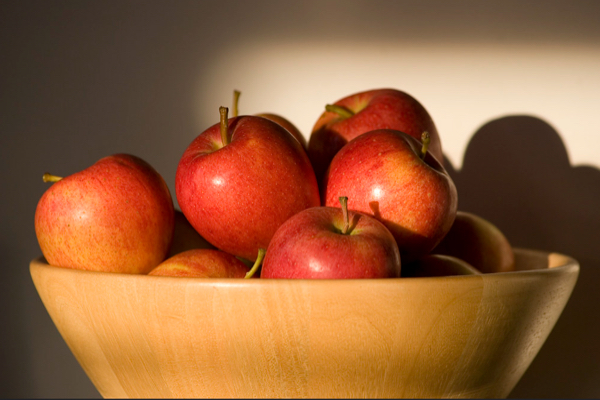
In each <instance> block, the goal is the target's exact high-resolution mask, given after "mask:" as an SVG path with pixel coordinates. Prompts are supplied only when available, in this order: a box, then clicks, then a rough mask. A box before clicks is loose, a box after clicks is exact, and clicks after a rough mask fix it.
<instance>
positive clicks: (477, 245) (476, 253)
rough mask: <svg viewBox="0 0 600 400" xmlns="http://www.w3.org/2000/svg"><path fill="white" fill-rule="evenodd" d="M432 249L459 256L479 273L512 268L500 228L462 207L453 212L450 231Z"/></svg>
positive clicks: (509, 254) (513, 258) (512, 269)
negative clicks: (454, 217) (453, 216)
mask: <svg viewBox="0 0 600 400" xmlns="http://www.w3.org/2000/svg"><path fill="white" fill-rule="evenodd" d="M432 253H435V254H445V255H449V256H454V257H457V258H460V259H461V260H464V261H466V262H468V263H469V264H471V265H473V266H474V267H475V268H477V269H478V270H479V271H481V272H483V273H490V272H508V271H514V269H515V256H514V253H513V250H512V247H511V245H510V243H509V241H508V239H507V238H506V236H504V234H503V233H502V231H500V229H498V228H497V227H496V226H495V225H494V224H492V223H491V222H490V221H488V220H486V219H484V218H482V217H480V216H478V215H475V214H472V213H468V212H464V211H458V212H457V213H456V219H455V220H454V223H453V224H452V227H451V228H450V231H449V232H448V233H447V234H446V236H445V237H444V239H442V241H441V242H440V244H438V245H437V246H436V248H435V249H433V250H432Z"/></svg>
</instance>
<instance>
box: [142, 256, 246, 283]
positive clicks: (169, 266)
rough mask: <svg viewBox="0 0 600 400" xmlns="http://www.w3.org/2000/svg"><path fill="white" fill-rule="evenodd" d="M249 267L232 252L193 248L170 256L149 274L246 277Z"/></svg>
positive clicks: (190, 276)
mask: <svg viewBox="0 0 600 400" xmlns="http://www.w3.org/2000/svg"><path fill="white" fill-rule="evenodd" d="M248 271H249V268H248V267H247V266H246V264H244V263H243V262H241V261H240V260H238V259H237V258H236V257H234V256H232V255H231V254H228V253H225V252H223V251H220V250H216V249H192V250H187V251H184V252H182V253H178V254H176V255H174V256H172V257H169V258H168V259H166V260H165V261H163V262H162V263H160V264H159V265H158V266H156V267H155V268H154V269H153V270H152V271H150V273H149V274H148V275H153V276H177V277H188V278H192V277H193V278H244V277H245V276H246V274H247V273H248Z"/></svg>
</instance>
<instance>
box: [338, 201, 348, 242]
mask: <svg viewBox="0 0 600 400" xmlns="http://www.w3.org/2000/svg"><path fill="white" fill-rule="evenodd" d="M340 204H341V205H342V214H343V215H344V227H343V228H342V234H343V235H347V234H348V230H349V229H350V220H349V218H348V198H347V197H345V196H342V197H340Z"/></svg>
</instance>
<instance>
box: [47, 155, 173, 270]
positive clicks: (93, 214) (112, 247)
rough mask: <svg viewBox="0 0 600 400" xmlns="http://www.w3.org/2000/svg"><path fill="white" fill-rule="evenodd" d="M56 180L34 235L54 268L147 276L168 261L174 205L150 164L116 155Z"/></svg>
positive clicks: (49, 189)
mask: <svg viewBox="0 0 600 400" xmlns="http://www.w3.org/2000/svg"><path fill="white" fill-rule="evenodd" d="M55 180H56V181H57V182H56V183H54V184H52V186H51V187H50V188H48V190H47V191H46V192H45V193H44V194H43V196H42V197H41V199H40V200H39V202H38V205H37V208H36V212H35V232H36V235H37V238H38V242H39V244H40V248H41V250H42V253H43V255H44V257H45V258H46V260H47V261H48V263H49V264H51V265H55V266H60V267H67V268H76V269H84V270H90V271H105V272H122V273H141V274H145V273H148V271H150V270H151V269H152V268H154V267H155V266H157V265H158V264H159V263H160V262H161V261H163V260H164V259H165V257H166V255H167V251H168V250H169V246H170V244H171V240H172V237H173V227H174V221H173V219H174V209H173V201H172V198H171V194H170V193H169V189H168V187H167V185H166V184H165V181H164V180H163V178H162V177H161V176H160V175H159V174H158V172H156V170H154V168H152V167H151V166H150V165H149V164H148V163H147V162H145V161H143V160H142V159H140V158H138V157H135V156H132V155H128V154H115V155H112V156H109V157H105V158H102V159H101V160H99V161H98V162H96V163H95V164H94V165H92V166H90V167H88V168H86V169H84V170H82V171H80V172H77V173H75V174H72V175H70V176H67V177H65V178H64V179H55Z"/></svg>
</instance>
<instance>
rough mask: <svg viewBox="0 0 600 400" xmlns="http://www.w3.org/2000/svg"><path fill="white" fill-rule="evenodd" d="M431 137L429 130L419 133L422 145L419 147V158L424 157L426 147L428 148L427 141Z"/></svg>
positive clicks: (422, 158)
mask: <svg viewBox="0 0 600 400" xmlns="http://www.w3.org/2000/svg"><path fill="white" fill-rule="evenodd" d="M430 141H431V138H430V137H429V132H427V131H425V132H423V133H422V134H421V142H423V147H421V160H424V159H425V156H426V155H427V149H429V142H430Z"/></svg>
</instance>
